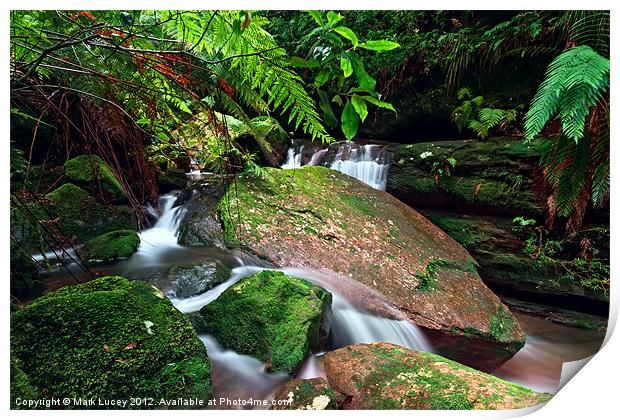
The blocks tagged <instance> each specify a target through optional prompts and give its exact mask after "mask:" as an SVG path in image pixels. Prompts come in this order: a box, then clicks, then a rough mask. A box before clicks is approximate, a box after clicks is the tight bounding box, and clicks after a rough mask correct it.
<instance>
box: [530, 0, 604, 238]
mask: <svg viewBox="0 0 620 420" xmlns="http://www.w3.org/2000/svg"><path fill="white" fill-rule="evenodd" d="M565 19H566V22H567V25H569V27H570V38H571V41H570V42H569V44H568V47H569V48H568V49H567V50H566V51H564V52H562V53H561V54H559V55H558V56H557V57H556V58H555V59H554V60H553V61H552V62H551V64H550V65H549V67H548V68H547V72H546V74H545V79H544V80H543V82H542V83H541V84H540V86H539V88H538V91H537V93H536V95H535V96H534V99H533V100H532V103H531V105H530V108H529V110H528V111H527V113H526V115H525V140H526V141H531V140H532V139H533V138H534V137H536V136H537V135H539V134H541V133H542V132H543V130H544V129H545V127H546V126H547V125H548V123H550V122H551V121H554V120H557V121H558V124H559V126H560V128H559V130H557V131H558V133H557V134H556V135H554V136H553V137H552V138H551V139H550V140H549V141H548V142H547V145H546V150H545V152H544V155H543V158H542V162H541V163H542V165H543V168H544V172H545V180H546V182H547V183H548V185H549V186H550V188H551V194H550V195H549V198H548V200H547V203H548V218H547V222H546V224H547V227H549V228H550V227H551V226H552V225H553V223H554V220H555V218H556V216H562V217H566V218H568V220H567V223H566V232H567V234H571V233H573V232H576V231H577V230H578V229H579V228H580V227H581V225H582V223H583V218H584V215H585V211H586V209H587V207H588V203H591V204H592V205H593V206H594V207H600V206H602V205H604V204H605V202H606V201H607V199H608V197H609V59H608V58H606V57H607V56H608V48H609V47H608V46H609V13H608V12H597V13H585V12H571V13H567V14H566V16H565Z"/></svg>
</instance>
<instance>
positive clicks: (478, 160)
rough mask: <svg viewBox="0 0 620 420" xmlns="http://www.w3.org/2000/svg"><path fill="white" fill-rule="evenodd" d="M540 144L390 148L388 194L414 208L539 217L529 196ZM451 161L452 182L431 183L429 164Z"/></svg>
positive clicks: (514, 141)
mask: <svg viewBox="0 0 620 420" xmlns="http://www.w3.org/2000/svg"><path fill="white" fill-rule="evenodd" d="M542 147H543V146H542V141H533V142H531V143H530V144H529V145H525V144H523V142H522V141H521V140H519V139H509V138H498V139H494V140H489V141H481V140H459V141H444V142H435V143H417V144H409V145H399V146H396V147H394V148H393V151H394V158H393V161H392V165H391V166H390V172H389V177H388V185H387V190H388V191H390V192H392V193H394V194H395V195H396V196H397V197H399V198H401V199H403V200H404V201H405V202H407V203H411V204H412V205H415V206H416V208H424V207H432V208H445V209H450V208H455V207H459V208H462V209H467V208H469V209H472V210H475V211H479V210H484V211H485V212H486V213H490V212H494V213H497V214H508V215H528V216H531V215H541V214H543V212H544V209H543V205H542V203H540V202H538V200H537V199H536V196H535V194H534V191H533V185H534V178H535V171H536V168H537V166H538V161H539V159H540V156H541V153H542ZM448 157H451V158H454V159H456V162H457V163H456V166H455V167H454V169H453V170H452V171H451V176H448V177H441V178H439V179H435V178H434V177H433V175H432V167H433V163H435V162H441V161H443V160H445V159H447V158H448Z"/></svg>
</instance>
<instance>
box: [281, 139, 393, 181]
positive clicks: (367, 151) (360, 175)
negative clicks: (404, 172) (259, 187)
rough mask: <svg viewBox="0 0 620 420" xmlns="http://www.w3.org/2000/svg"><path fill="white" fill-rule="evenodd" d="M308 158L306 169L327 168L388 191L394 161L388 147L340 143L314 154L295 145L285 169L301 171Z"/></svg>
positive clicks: (284, 166)
mask: <svg viewBox="0 0 620 420" xmlns="http://www.w3.org/2000/svg"><path fill="white" fill-rule="evenodd" d="M308 152H309V153H308ZM304 158H306V160H307V163H305V165H306V166H318V165H322V166H326V167H328V168H331V169H334V170H336V171H339V172H342V173H343V174H346V175H349V176H351V177H353V178H356V179H359V180H360V181H362V182H364V183H365V184H368V185H370V186H371V187H373V188H375V189H378V190H382V191H385V187H386V185H387V176H388V169H389V159H390V153H389V152H388V150H387V148H386V147H385V146H382V145H379V144H357V143H353V142H339V143H334V144H332V145H330V146H329V147H328V148H326V149H319V150H314V149H313V148H304V145H300V146H296V145H294V146H293V147H291V148H290V149H289V150H288V152H287V157H286V160H285V161H284V163H283V164H282V166H281V167H282V169H295V168H300V167H301V166H303V165H304Z"/></svg>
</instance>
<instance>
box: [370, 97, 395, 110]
mask: <svg viewBox="0 0 620 420" xmlns="http://www.w3.org/2000/svg"><path fill="white" fill-rule="evenodd" d="M362 98H364V100H366V101H368V102H370V103H371V104H373V105H375V106H378V107H379V108H385V109H389V110H390V111H394V112H396V109H394V106H392V104H391V103H389V102H383V101H381V100H379V99H377V98H373V97H372V96H362Z"/></svg>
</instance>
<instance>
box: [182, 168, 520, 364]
mask: <svg viewBox="0 0 620 420" xmlns="http://www.w3.org/2000/svg"><path fill="white" fill-rule="evenodd" d="M215 211H216V213H217V217H218V218H219V219H220V220H221V222H222V225H223V227H224V238H225V241H226V244H227V245H228V246H230V247H240V248H242V249H244V250H246V251H249V252H251V253H254V254H255V255H257V256H259V257H261V258H264V259H266V260H268V261H269V262H271V263H272V264H274V265H276V266H280V267H287V266H301V267H305V268H312V269H317V270H321V271H331V272H332V273H335V274H337V275H343V276H347V277H351V278H353V279H355V280H357V281H359V282H361V283H363V284H364V285H366V286H368V287H370V288H372V289H375V290H377V291H378V292H380V293H381V294H382V295H383V296H384V297H385V299H387V300H388V301H389V302H390V303H392V304H393V306H394V307H397V308H399V309H400V310H402V312H404V314H405V315H406V316H407V317H408V318H409V319H410V320H411V321H412V322H414V323H416V324H418V325H421V326H423V327H426V328H429V329H431V330H434V331H441V332H449V331H451V330H452V328H453V327H456V328H457V329H458V330H459V331H464V329H465V328H469V327H471V328H476V329H477V330H479V331H483V332H484V336H483V337H481V338H480V340H479V341H480V344H481V346H480V353H479V354H477V355H476V357H475V358H472V357H471V356H472V353H471V352H470V351H469V350H468V348H467V344H468V343H470V342H471V340H470V338H469V337H468V336H463V337H462V338H463V339H464V343H461V344H460V345H458V346H457V347H458V349H459V351H460V355H459V356H458V360H459V361H463V362H467V363H468V364H469V363H472V364H474V365H475V366H476V367H479V368H484V369H489V370H492V369H493V368H495V367H497V365H498V364H500V363H501V362H502V361H504V360H506V359H507V358H509V357H511V356H512V355H513V354H514V352H515V351H517V350H518V349H519V348H520V347H521V346H522V345H523V339H524V335H523V332H522V331H521V330H520V328H519V327H518V324H517V323H516V322H515V325H517V327H516V328H514V329H513V330H512V336H511V337H510V338H508V337H507V336H505V335H501V336H495V335H494V331H495V330H494V331H491V324H492V322H491V321H492V317H493V316H494V315H495V314H496V313H497V310H498V307H499V306H500V305H502V304H501V302H500V300H499V298H498V297H497V296H495V295H494V294H493V293H492V292H491V291H490V290H489V289H488V288H486V287H485V286H484V284H483V283H482V281H481V280H480V278H479V276H478V274H477V271H476V266H475V263H474V262H473V260H472V257H471V256H470V255H469V253H467V251H466V250H465V249H464V248H463V247H462V246H460V245H459V244H458V243H457V242H456V241H454V240H452V239H450V237H449V236H448V235H447V234H445V233H444V232H442V231H441V230H440V229H438V228H437V227H436V226H434V225H433V224H432V223H431V222H429V221H428V220H427V219H426V218H424V217H423V216H422V215H420V214H419V213H418V212H416V211H415V210H413V209H412V208H410V207H408V206H406V205H405V204H403V203H402V202H400V201H398V200H397V199H395V198H394V197H392V196H390V195H389V194H386V193H385V192H382V191H378V190H375V189H373V188H371V187H369V186H368V185H366V184H364V183H362V182H360V181H358V180H356V179H354V178H351V177H349V176H346V175H344V174H341V173H339V172H336V171H333V170H330V169H328V168H324V167H319V166H306V167H302V168H300V169H296V170H282V169H272V168H266V169H265V173H264V174H263V176H254V175H249V174H248V175H245V174H244V175H240V176H238V177H237V179H236V182H235V183H234V184H231V185H230V187H229V189H228V191H227V193H226V194H225V195H224V197H223V198H222V199H221V200H220V202H219V204H218V206H217V207H216V209H215ZM188 217H191V216H188ZM358 299H359V300H360V301H359V302H356V304H358V305H360V306H362V307H366V308H368V309H369V310H371V311H375V312H379V313H380V314H383V315H386V316H391V317H394V316H402V315H403V313H402V312H401V313H400V314H398V315H394V314H393V313H389V312H385V311H386V309H385V307H382V306H381V305H377V304H376V302H365V300H366V299H364V298H358ZM382 311H383V312H382ZM483 344H485V345H486V346H487V351H488V353H484V352H483V348H482V345H483Z"/></svg>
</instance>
